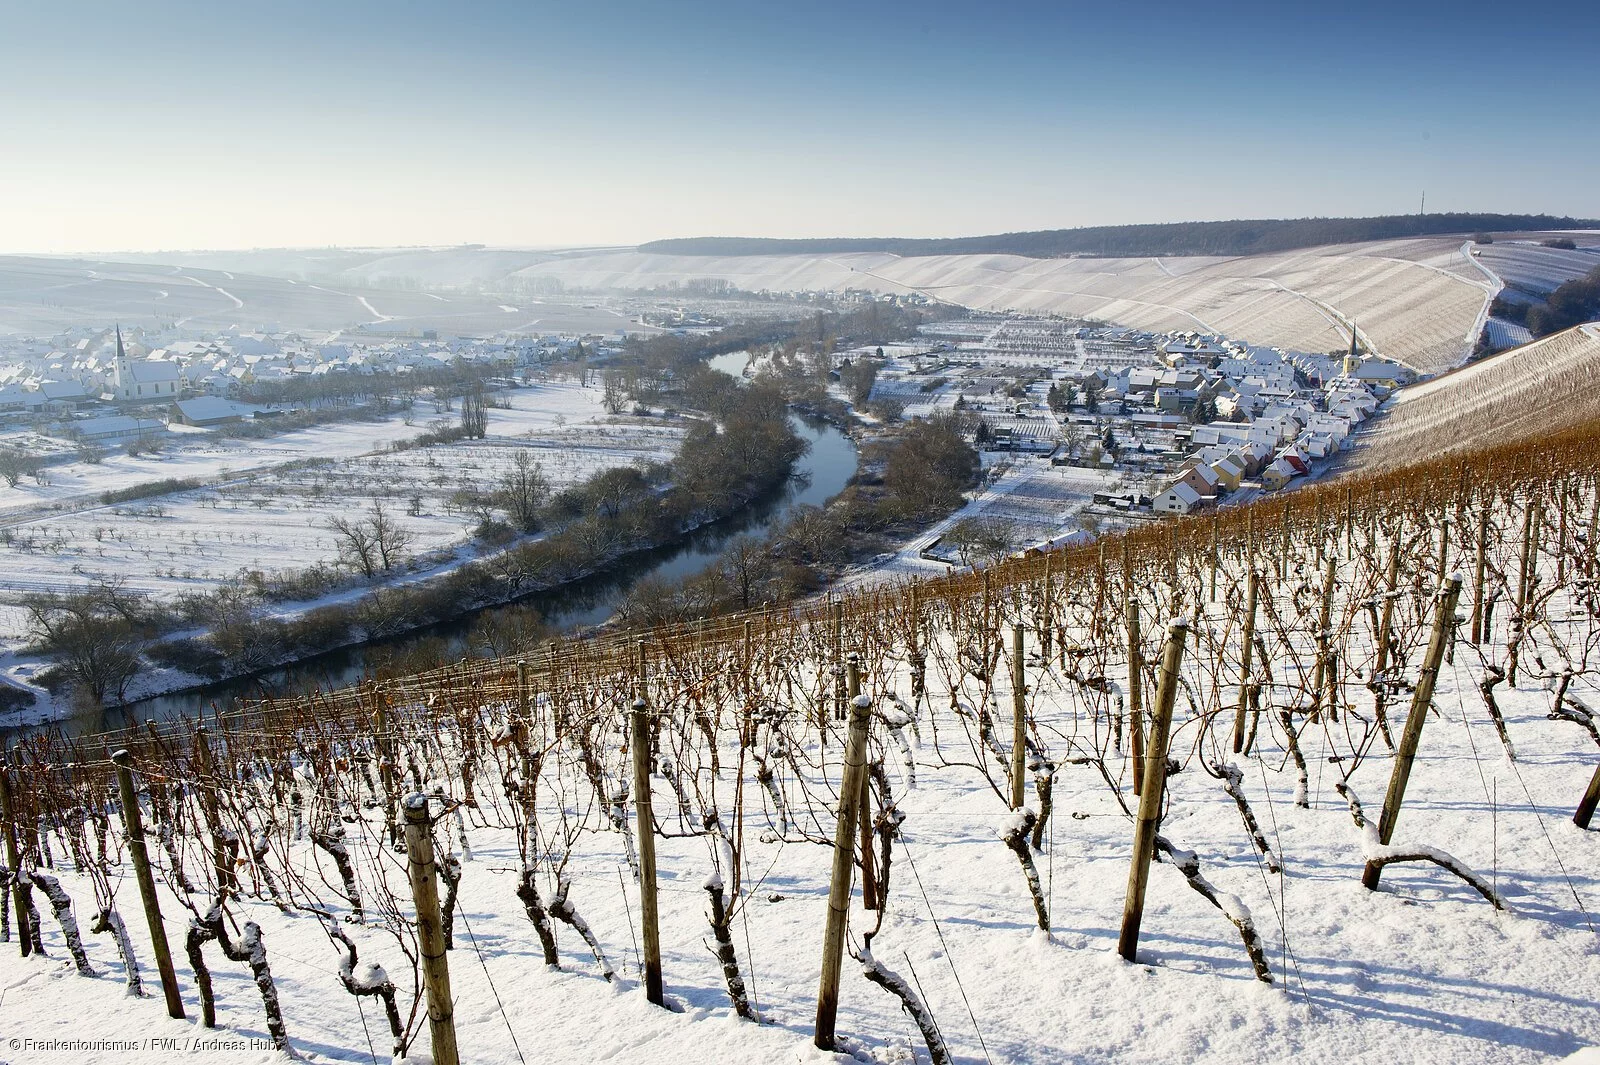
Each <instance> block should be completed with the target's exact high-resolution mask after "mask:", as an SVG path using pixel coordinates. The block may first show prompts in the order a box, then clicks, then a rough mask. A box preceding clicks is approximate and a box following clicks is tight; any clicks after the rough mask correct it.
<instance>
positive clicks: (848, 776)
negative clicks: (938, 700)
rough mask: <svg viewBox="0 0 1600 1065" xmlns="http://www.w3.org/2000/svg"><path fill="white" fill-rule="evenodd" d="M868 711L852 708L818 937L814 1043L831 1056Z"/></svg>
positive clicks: (861, 705) (858, 705)
mask: <svg viewBox="0 0 1600 1065" xmlns="http://www.w3.org/2000/svg"><path fill="white" fill-rule="evenodd" d="M870 720H871V707H870V705H868V704H867V701H866V700H865V699H856V700H855V702H854V703H853V704H852V705H851V707H850V730H849V733H848V735H847V738H846V740H845V751H844V779H843V780H841V781H840V785H839V817H838V823H837V827H836V828H835V829H834V837H833V877H832V879H831V880H830V881H829V884H828V925H827V929H826V930H825V931H824V932H823V936H822V982H821V985H820V987H819V988H818V990H817V1026H816V1033H815V1037H814V1039H813V1040H812V1042H814V1043H815V1044H816V1046H817V1047H818V1048H819V1049H821V1050H834V1049H835V1039H834V1021H835V1020H836V1018H837V1016H838V1013H839V968H840V965H841V964H842V963H843V960H844V936H845V929H846V928H847V926H848V925H849V921H850V878H851V874H852V873H854V872H855V846H856V840H855V835H856V818H857V812H856V806H857V804H858V803H860V801H861V787H862V785H863V784H864V783H866V779H867V725H868V723H869V722H870Z"/></svg>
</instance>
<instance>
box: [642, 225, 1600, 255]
mask: <svg viewBox="0 0 1600 1065" xmlns="http://www.w3.org/2000/svg"><path fill="white" fill-rule="evenodd" d="M1552 229H1600V220H1597V219H1593V218H1567V217H1557V216H1554V215H1543V214H1420V215H1383V216H1380V217H1376V218H1286V219H1244V220H1239V221H1232V222H1171V223H1164V224H1159V225H1131V226H1086V227H1084V228H1081V229H1043V230H1036V231H1033V232H1028V233H996V234H993V235H991V236H986V237H946V238H928V239H903V238H895V237H837V238H833V237H816V238H807V239H797V240H786V239H781V238H772V237H682V238H678V239H674V240H656V241H651V242H650V243H648V244H641V245H640V246H639V250H640V251H642V252H654V253H658V254H662V255H840V254H845V253H849V252H886V253H889V254H891V255H904V256H914V255H1022V256H1026V257H1027V258H1030V259H1059V258H1064V257H1067V256H1074V255H1077V256H1093V257H1102V256H1104V257H1124V256H1132V257H1137V256H1146V255H1225V256H1231V255H1257V254H1261V253H1264V252H1282V251H1293V250H1294V249H1296V248H1314V247H1318V246H1320V245H1325V244H1355V243H1358V242H1361V241H1372V240H1398V239H1401V238H1404V237H1431V236H1441V235H1444V234H1450V233H1477V232H1489V233H1526V232H1537V231H1541V230H1552Z"/></svg>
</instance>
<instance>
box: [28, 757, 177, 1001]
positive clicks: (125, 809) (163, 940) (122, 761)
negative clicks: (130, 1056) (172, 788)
mask: <svg viewBox="0 0 1600 1065" xmlns="http://www.w3.org/2000/svg"><path fill="white" fill-rule="evenodd" d="M111 760H112V761H113V762H115V763H116V766H117V790H118V792H119V793H120V794H121V796H122V829H123V833H124V835H126V836H127V839H128V856H129V857H130V858H132V859H133V876H134V880H135V881H136V882H137V883H138V885H139V901H140V902H142V903H144V919H145V922H146V923H147V924H148V925H149V926H150V946H151V949H152V950H154V951H155V955H156V972H157V973H159V974H160V976H161V993H162V994H163V995H165V996H166V999H167V1016H168V1017H172V1018H174V1019H176V1020H180V1021H181V1020H183V999H182V998H180V997H179V996H178V975H177V973H175V972H173V971H172V950H171V948H170V947H168V946H167V926H166V925H165V924H164V923H163V922H162V920H161V900H160V899H158V898H156V881H155V877H153V876H151V875H150V852H149V851H148V850H147V849H146V847H145V842H144V818H143V816H142V815H141V814H140V812H139V793H138V792H137V791H135V790H134V787H133V756H132V755H130V754H129V753H128V752H127V751H118V752H116V753H115V754H113V755H112V756H111ZM8 842H9V840H8Z"/></svg>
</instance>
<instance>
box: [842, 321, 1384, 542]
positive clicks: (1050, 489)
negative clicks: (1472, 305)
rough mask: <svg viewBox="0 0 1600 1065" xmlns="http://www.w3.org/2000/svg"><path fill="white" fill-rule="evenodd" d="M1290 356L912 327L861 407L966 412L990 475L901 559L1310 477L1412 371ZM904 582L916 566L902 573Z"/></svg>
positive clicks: (1356, 354) (1000, 328)
mask: <svg viewBox="0 0 1600 1065" xmlns="http://www.w3.org/2000/svg"><path fill="white" fill-rule="evenodd" d="M1359 336H1360V334H1359V333H1354V334H1353V339H1352V342H1351V345H1350V348H1349V350H1347V351H1343V352H1329V353H1316V352H1291V351H1284V350H1280V349H1277V348H1270V347H1263V346H1256V345H1250V344H1244V343H1239V342H1237V341H1233V340H1229V339H1227V338H1223V337H1218V336H1215V335H1202V334H1198V333H1194V332H1185V333H1151V332H1139V331H1134V330H1129V329H1124V328H1115V327H1109V326H1104V325H1099V324H1095V323H1089V322H1082V321H1075V320H1071V319H1063V318H1050V317H1028V316H1008V315H982V314H974V315H972V316H969V317H966V318H962V319H956V320H950V321H942V322H936V323H932V324H930V325H927V326H924V327H923V330H922V337H921V338H920V339H919V342H918V343H915V344H905V345H896V346H891V347H888V348H886V349H884V350H883V351H882V353H881V356H882V357H881V361H880V360H879V359H878V355H879V353H878V352H877V351H855V352H848V353H846V354H845V358H846V359H847V360H851V359H853V360H861V359H867V360H872V361H873V365H875V366H876V375H875V377H874V378H873V381H872V387H871V393H870V399H869V402H868V405H869V406H871V407H874V408H876V409H877V410H878V411H879V412H882V413H887V414H888V415H890V416H894V417H899V418H907V419H909V418H926V417H930V416H936V415H938V414H941V413H952V414H953V413H957V412H964V413H966V414H968V415H971V416H975V418H969V419H968V424H969V425H971V426H972V427H973V428H972V430H971V431H972V432H973V435H974V439H975V443H976V444H977V446H978V447H979V449H980V451H981V453H982V455H983V459H984V467H985V473H986V477H985V480H986V484H985V487H984V489H983V490H982V491H981V492H979V493H978V495H977V496H976V497H975V498H974V499H973V500H972V501H971V502H970V503H969V504H968V505H967V506H966V507H964V508H962V510H961V511H959V512H958V513H957V514H955V515H952V517H951V518H950V519H949V520H947V521H945V522H943V523H941V524H940V525H939V526H938V527H936V528H935V529H934V530H932V531H931V532H930V534H929V535H927V536H925V537H923V538H921V539H920V540H919V541H917V542H916V543H915V544H913V545H910V548H909V549H908V550H907V551H906V552H902V558H903V560H904V561H906V562H909V563H914V562H915V561H917V560H921V561H923V562H927V563H943V564H951V563H954V562H956V561H960V562H962V563H963V564H966V563H968V562H970V558H969V557H968V555H967V554H966V553H964V552H962V551H960V550H959V547H958V546H957V545H956V543H954V542H953V541H956V540H959V537H958V536H953V535H952V533H953V532H959V531H961V530H963V529H965V530H967V531H969V532H970V531H971V529H973V528H974V527H976V526H985V525H986V526H988V527H990V529H991V532H992V531H993V530H994V529H995V528H998V529H999V533H998V535H996V536H991V539H992V540H994V541H996V542H1004V543H1005V544H1006V545H1007V546H1008V547H1009V548H1011V549H1027V548H1036V547H1046V546H1050V545H1054V544H1058V543H1062V542H1065V541H1068V540H1071V539H1074V538H1078V537H1081V536H1084V535H1095V534H1098V533H1101V532H1106V531H1109V530H1111V529H1115V528H1125V527H1127V526H1129V525H1130V524H1133V523H1136V522H1139V521H1141V520H1157V519H1159V518H1161V517H1163V516H1168V515H1182V514H1189V513H1192V512H1194V511H1197V510H1201V509H1204V508H1206V507H1213V506H1216V505H1218V504H1220V503H1223V502H1224V501H1227V502H1231V503H1240V502H1246V501H1248V500H1250V499H1253V498H1257V497H1259V496H1260V495H1262V494H1265V493H1271V492H1276V491H1280V490H1282V489H1284V488H1286V487H1288V486H1290V485H1291V483H1292V482H1294V481H1296V480H1297V479H1303V478H1310V477H1315V476H1316V475H1317V474H1318V473H1319V472H1321V471H1322V470H1323V469H1325V468H1327V467H1328V466H1329V465H1331V463H1330V461H1329V460H1332V459H1335V458H1336V457H1337V456H1338V455H1339V454H1340V453H1342V452H1344V451H1347V450H1348V449H1349V448H1350V447H1351V446H1352V445H1353V443H1354V441H1355V438H1356V432H1357V428H1358V427H1359V426H1360V425H1361V424H1362V423H1363V422H1364V421H1366V420H1367V419H1368V418H1370V417H1371V416H1372V414H1373V413H1374V412H1376V411H1377V410H1378V408H1379V407H1380V406H1381V405H1382V404H1383V402H1384V401H1385V400H1386V399H1388V398H1389V397H1390V396H1391V395H1392V394H1393V393H1394V391H1395V390H1396V389H1398V388H1400V387H1402V386H1403V385H1405V384H1407V383H1409V382H1410V381H1411V380H1412V378H1413V375H1412V374H1411V372H1410V371H1409V370H1407V369H1406V368H1405V367H1403V366H1401V365H1399V364H1398V363H1395V362H1392V361H1389V360H1386V359H1383V358H1379V357H1376V356H1374V355H1372V354H1370V353H1368V352H1365V351H1364V350H1363V348H1364V345H1363V344H1362V342H1361V340H1360V339H1359ZM899 568H911V569H916V568H918V567H917V566H915V565H910V566H902V567H899Z"/></svg>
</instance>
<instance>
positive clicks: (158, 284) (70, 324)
mask: <svg viewBox="0 0 1600 1065" xmlns="http://www.w3.org/2000/svg"><path fill="white" fill-rule="evenodd" d="M174 254H175V255H178V256H179V257H180V259H181V258H182V253H174ZM195 258H196V259H199V260H203V259H205V256H204V255H200V256H196V257H195ZM376 279H377V280H378V281H379V283H380V284H381V283H382V281H383V279H382V278H381V277H379V278H376ZM319 280H320V283H318V282H319ZM112 321H120V322H121V323H122V325H123V326H124V327H125V328H126V327H128V326H130V325H142V324H151V325H154V324H157V323H172V322H175V323H177V324H178V326H180V327H183V326H187V327H189V328H191V329H195V330H202V329H209V330H225V329H229V328H231V327H239V328H243V329H263V328H265V329H278V328H282V329H297V330H318V331H320V330H341V329H356V330H369V331H372V332H377V333H387V332H396V331H420V330H428V329H432V330H438V331H440V332H444V333H450V334H458V335H460V334H465V335H487V334H491V333H498V332H547V333H558V332H568V333H578V334H583V333H603V334H610V333H615V332H616V331H617V330H618V329H622V328H629V329H639V328H641V327H639V326H637V325H635V324H633V323H631V322H630V321H629V320H628V319H627V318H626V317H624V316H623V315H620V314H618V313H616V312H614V311H611V310H608V309H606V308H604V307H599V306H582V305H579V304H576V303H569V302H566V301H563V300H560V299H539V300H536V301H531V302H525V303H520V304H519V305H518V306H506V305H503V304H502V303H501V302H500V301H499V300H495V299H492V298H488V297H479V296H475V295H471V294H465V293H460V292H451V291H447V292H445V293H443V294H436V293H428V292H420V291H413V290H404V289H399V288H370V287H364V285H363V283H362V282H361V281H352V282H351V283H350V284H345V283H343V282H341V281H331V280H329V279H328V278H327V276H326V274H325V273H322V272H316V273H313V274H312V276H311V278H310V279H309V280H306V279H302V280H293V279H290V278H286V277H267V276H262V275H261V274H256V273H237V274H236V273H233V272H231V271H228V270H224V269H200V268H195V267H191V266H188V265H172V264H171V260H170V259H169V260H168V261H167V262H163V263H159V264H157V263H132V262H115V261H99V260H88V259H56V258H43V257H26V256H0V334H6V333H16V334H24V335H35V336H37V335H49V334H51V333H56V332H60V331H62V330H65V329H70V328H74V327H78V326H82V325H83V324H84V323H85V322H101V323H105V324H107V325H109V324H110V323H111V322H112Z"/></svg>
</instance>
